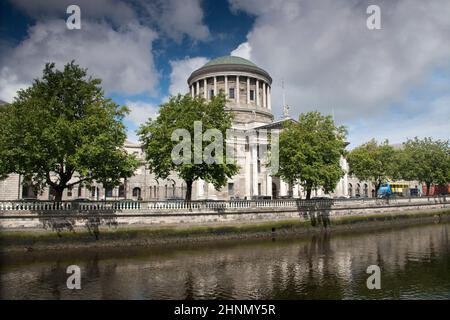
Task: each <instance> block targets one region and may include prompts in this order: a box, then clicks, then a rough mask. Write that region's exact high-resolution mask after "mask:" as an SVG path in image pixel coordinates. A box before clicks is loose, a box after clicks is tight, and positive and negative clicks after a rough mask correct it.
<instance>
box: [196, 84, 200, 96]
mask: <svg viewBox="0 0 450 320" xmlns="http://www.w3.org/2000/svg"><path fill="white" fill-rule="evenodd" d="M199 94H200V81H197V92H196V93H195V95H196V96H197V97H198V96H199Z"/></svg>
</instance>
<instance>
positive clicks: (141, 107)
mask: <svg viewBox="0 0 450 320" xmlns="http://www.w3.org/2000/svg"><path fill="white" fill-rule="evenodd" d="M125 105H126V106H127V107H128V109H130V113H129V114H128V116H127V119H128V120H130V121H131V122H133V124H134V125H135V126H136V127H138V126H139V125H141V124H143V123H145V122H146V121H147V120H148V119H149V118H152V119H155V118H156V116H157V114H158V107H157V106H155V105H153V104H151V103H147V102H144V101H125Z"/></svg>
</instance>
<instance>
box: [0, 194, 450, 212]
mask: <svg viewBox="0 0 450 320" xmlns="http://www.w3.org/2000/svg"><path fill="white" fill-rule="evenodd" d="M433 203H450V197H449V196H433V197H410V198H391V199H378V198H359V199H316V200H314V199H312V200H304V199H275V200H230V201H220V200H219V201H216V200H203V201H170V200H168V201H139V202H138V201H89V202H77V201H62V202H58V203H57V202H51V201H38V200H36V201H0V212H2V211H46V212H47V211H79V212H90V211H142V210H145V211H168V212H170V211H186V210H190V211H191V210H229V209H245V208H274V209H277V208H299V209H301V208H324V207H331V206H333V207H334V208H339V207H354V206H356V207H358V206H361V207H379V206H396V205H411V204H413V205H414V204H418V205H419V204H433Z"/></svg>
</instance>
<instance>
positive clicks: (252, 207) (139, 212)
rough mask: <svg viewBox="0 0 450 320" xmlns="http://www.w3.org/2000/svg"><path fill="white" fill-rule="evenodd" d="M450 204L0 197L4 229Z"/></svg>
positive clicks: (393, 210) (396, 210)
mask: <svg viewBox="0 0 450 320" xmlns="http://www.w3.org/2000/svg"><path fill="white" fill-rule="evenodd" d="M447 209H450V198H449V197H445V196H441V197H423V198H400V199H393V200H384V199H356V200H331V199H330V200H319V201H314V200H308V201H307V200H261V201H202V202H189V203H187V202H163V201H161V202H139V203H137V202H128V203H127V202H97V203H86V204H80V203H70V202H67V203H62V204H55V203H50V202H36V203H29V202H26V203H25V202H14V201H9V202H8V201H4V202H0V230H17V229H51V230H56V231H59V230H65V229H68V230H71V229H75V228H88V229H92V228H98V227H102V228H109V227H111V228H117V227H121V226H125V227H132V226H137V225H139V226H174V225H175V226H177V225H179V226H195V225H205V224H208V225H211V224H212V225H226V224H239V223H264V222H270V221H284V220H297V219H299V220H313V219H318V218H320V219H323V218H326V219H327V220H329V221H333V220H334V219H340V218H345V217H356V216H371V215H374V216H377V215H386V214H391V215H402V214H405V213H410V212H414V213H421V212H433V211H436V212H440V211H443V210H447Z"/></svg>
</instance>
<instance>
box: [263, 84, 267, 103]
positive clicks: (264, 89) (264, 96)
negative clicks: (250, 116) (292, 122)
mask: <svg viewBox="0 0 450 320" xmlns="http://www.w3.org/2000/svg"><path fill="white" fill-rule="evenodd" d="M262 90H263V94H262V98H263V103H262V104H263V107H264V108H266V107H267V104H266V83H265V82H263V87H262Z"/></svg>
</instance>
